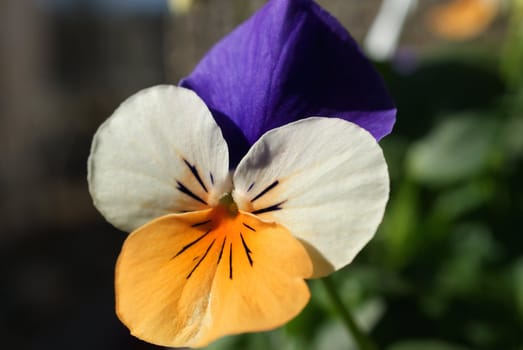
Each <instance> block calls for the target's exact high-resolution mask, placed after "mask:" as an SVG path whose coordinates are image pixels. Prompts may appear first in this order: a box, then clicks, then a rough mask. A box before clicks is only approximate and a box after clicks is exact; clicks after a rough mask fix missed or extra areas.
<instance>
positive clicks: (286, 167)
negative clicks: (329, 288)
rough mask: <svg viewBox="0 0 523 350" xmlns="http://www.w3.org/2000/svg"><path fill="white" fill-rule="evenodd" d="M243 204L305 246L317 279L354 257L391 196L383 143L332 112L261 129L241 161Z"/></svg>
mask: <svg viewBox="0 0 523 350" xmlns="http://www.w3.org/2000/svg"><path fill="white" fill-rule="evenodd" d="M233 182H234V186H235V187H234V191H233V197H234V199H235V201H236V203H238V207H239V209H240V210H246V211H250V212H251V213H253V214H255V215H257V216H259V217H260V218H261V219H264V220H269V221H274V222H277V223H278V224H281V225H283V226H285V227H286V228H287V229H289V231H290V232H292V234H293V235H294V236H296V237H298V238H299V239H300V240H301V241H302V242H303V243H304V245H305V246H306V248H307V250H308V252H309V255H310V257H311V258H312V259H313V263H314V277H320V276H324V275H326V274H329V273H331V272H333V271H334V270H337V269H340V268H341V267H343V266H345V265H347V264H348V263H350V262H351V261H352V259H353V258H354V257H355V256H356V254H357V253H358V252H359V251H360V250H361V249H362V248H363V246H364V245H365V244H366V243H367V242H368V241H369V240H370V239H371V238H372V237H373V235H374V233H375V232H376V229H377V227H378V225H379V223H380V222H381V220H382V218H383V213H384V210H385V205H386V202H387V200H388V195H389V177H388V170H387V165H386V163H385V159H384V157H383V153H382V151H381V148H380V147H379V145H378V144H377V142H376V140H375V139H374V137H373V136H372V135H370V134H369V133H368V132H367V131H366V130H364V129H363V128H360V127H359V126H357V125H356V124H354V123H351V122H347V121H344V120H341V119H337V118H318V117H316V118H314V117H313V118H308V119H303V120H300V121H297V122H294V123H291V124H288V125H285V126H282V127H280V128H277V129H274V130H271V131H269V132H268V133H266V134H265V135H263V136H262V137H261V138H260V140H258V141H257V142H256V143H255V144H254V145H253V147H252V148H251V149H250V150H249V153H248V154H247V155H246V156H245V158H244V159H242V161H241V162H240V164H239V165H238V168H237V169H236V171H235V173H234V176H233Z"/></svg>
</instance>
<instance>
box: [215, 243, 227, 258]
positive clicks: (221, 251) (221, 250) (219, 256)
mask: <svg viewBox="0 0 523 350" xmlns="http://www.w3.org/2000/svg"><path fill="white" fill-rule="evenodd" d="M226 240H227V237H223V242H222V247H221V248H220V254H219V255H218V262H217V263H216V265H218V264H219V263H220V260H222V255H223V248H224V247H225V241H226Z"/></svg>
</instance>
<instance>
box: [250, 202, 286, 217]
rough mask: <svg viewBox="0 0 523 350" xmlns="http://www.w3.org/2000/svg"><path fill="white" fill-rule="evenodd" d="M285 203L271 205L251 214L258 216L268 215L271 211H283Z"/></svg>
mask: <svg viewBox="0 0 523 350" xmlns="http://www.w3.org/2000/svg"><path fill="white" fill-rule="evenodd" d="M283 203H285V201H283V202H280V203H278V204H274V205H271V206H269V207H265V208H262V209H258V210H254V211H252V212H251V214H254V215H258V214H263V213H267V212H270V211H275V210H281V209H283V208H282V207H281V205H282V204H283Z"/></svg>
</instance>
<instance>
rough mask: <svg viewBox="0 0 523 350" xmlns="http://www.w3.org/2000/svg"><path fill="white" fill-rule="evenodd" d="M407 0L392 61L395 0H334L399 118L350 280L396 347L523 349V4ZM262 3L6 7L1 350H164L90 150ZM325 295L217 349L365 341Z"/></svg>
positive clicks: (84, 1)
mask: <svg viewBox="0 0 523 350" xmlns="http://www.w3.org/2000/svg"><path fill="white" fill-rule="evenodd" d="M407 2H410V3H412V4H411V8H410V10H409V11H408V14H407V16H406V20H405V21H404V22H403V21H400V22H397V23H396V24H394V25H395V26H396V27H395V28H388V29H387V30H386V31H385V33H386V32H389V33H392V32H394V30H395V29H402V31H398V33H400V34H401V35H400V36H399V38H400V39H399V44H397V45H396V44H393V45H392V48H391V49H389V51H388V54H385V55H384V54H382V53H381V54H380V51H379V50H377V49H376V48H375V47H374V49H373V45H374V44H373V43H372V42H371V41H372V40H371V39H370V37H369V35H368V33H369V30H370V28H371V27H373V26H376V21H378V19H377V14H378V13H379V11H380V8H381V9H382V10H383V7H381V6H385V5H384V4H382V2H381V1H378V0H366V1H359V0H321V1H319V3H320V4H321V5H322V6H324V7H325V8H326V9H328V10H329V11H330V12H331V13H332V14H333V15H335V16H336V17H337V18H338V19H339V20H340V21H341V22H342V23H343V24H344V25H345V27H346V28H347V29H348V30H349V31H350V32H351V33H352V35H353V36H354V37H355V39H356V40H357V41H358V42H360V43H361V44H362V45H364V43H365V47H366V49H367V50H368V52H369V54H370V55H371V57H372V58H373V59H375V60H376V61H375V62H376V67H377V68H378V69H379V70H380V72H381V73H382V74H383V76H384V78H385V80H386V84H387V86H388V87H389V89H390V91H391V94H392V95H393V96H394V99H395V100H396V103H397V106H398V109H399V112H398V121H397V124H396V127H395V130H394V132H393V134H392V135H391V136H389V137H387V138H386V139H384V140H383V141H382V147H383V148H384V150H385V154H386V157H387V161H388V163H389V167H390V172H391V180H392V193H391V199H390V203H389V206H388V210H387V213H386V217H385V220H384V222H383V225H382V226H381V228H380V231H379V232H378V234H377V237H376V238H375V239H374V240H373V241H372V243H371V244H370V245H369V246H368V247H367V248H365V250H364V251H363V253H362V254H361V255H360V256H359V257H358V258H357V259H356V262H355V263H353V264H352V265H350V266H348V267H347V268H345V269H343V270H342V271H339V272H338V273H336V274H335V275H334V280H335V282H336V283H337V285H338V288H339V291H340V293H341V295H342V298H343V299H344V302H345V303H346V304H347V305H348V306H349V307H350V308H351V309H352V310H353V311H354V312H355V314H356V318H357V320H358V322H359V323H360V324H361V326H362V328H364V329H366V330H368V331H369V332H371V335H372V337H373V338H374V339H375V341H376V342H377V343H378V344H379V345H380V347H381V348H385V349H390V350H409V349H410V350H415V349H421V350H452V349H454V350H459V349H462V350H463V349H492V350H499V349H503V350H510V349H515V350H523V235H522V233H523V232H522V226H523V220H522V213H523V185H522V181H521V179H523V162H522V156H523V4H522V1H520V0H513V1H501V0H500V1H496V0H493V1H491V2H492V3H493V4H494V5H493V6H490V5H489V6H490V7H487V8H486V10H485V8H483V9H482V8H481V7H478V6H482V5H477V4H474V3H475V2H477V3H479V2H481V0H479V1H459V0H452V1H443V0H442V1H438V0H432V1H429V0H425V1H418V2H416V1H407ZM487 2H488V1H487ZM263 3H264V1H263V0H250V1H247V0H193V1H189V0H186V1H184V0H171V1H169V0H132V1H131V0H105V1H104V0H96V1H95V0H2V1H1V2H0V91H1V93H0V160H1V168H0V219H1V223H2V228H1V233H0V277H1V278H0V348H2V349H39V350H47V349H156V348H158V347H155V346H152V345H149V344H146V343H143V342H141V341H139V340H136V339H135V338H133V337H131V336H130V335H129V334H128V331H127V329H126V328H125V327H123V326H122V325H121V324H120V322H119V321H118V319H117V317H116V316H115V313H114V295H113V268H114V263H115V261H116V258H117V256H118V253H119V250H120V247H121V244H122V242H123V241H124V239H125V233H123V232H119V231H118V230H116V229H115V228H113V227H112V226H111V225H109V224H108V223H106V222H105V221H104V219H103V218H102V216H101V215H100V214H99V213H98V212H97V211H96V210H95V209H94V207H93V206H92V204H91V199H90V196H89V193H88V190H87V183H86V161H87V157H88V155H89V148H90V142H91V138H92V136H93V134H94V132H95V131H96V129H97V127H98V126H99V125H100V124H101V123H102V122H103V121H104V120H105V118H107V117H108V116H109V115H110V114H111V113H112V111H113V110H114V109H115V108H116V107H117V106H118V105H119V103H121V102H122V101H123V100H124V99H125V98H126V97H128V96H129V95H131V94H132V93H134V92H136V91H138V90H140V89H142V88H145V87H148V86H152V85H156V84H161V83H170V84H176V83H177V82H178V81H179V80H180V78H181V77H183V76H184V75H187V74H188V73H190V71H191V70H192V68H193V67H194V66H195V64H196V63H197V62H198V60H199V59H200V58H201V57H202V56H203V55H204V54H205V52H206V51H207V50H208V49H209V47H210V46H211V45H212V44H213V43H215V42H216V41H217V40H219V38H221V37H222V36H223V35H225V34H226V33H228V32H229V31H230V30H232V29H233V28H234V27H235V26H236V25H237V24H238V23H240V22H241V21H243V20H245V19H246V18H248V16H249V15H250V14H251V13H253V12H254V11H255V10H256V9H258V8H259V7H261V6H262V5H263ZM384 3H388V5H387V6H392V7H390V8H395V7H394V6H396V7H397V8H398V9H399V8H401V7H402V6H404V5H403V4H402V3H405V1H400V0H398V1H384ZM415 3H417V6H414V5H416V4H415ZM442 6H443V7H442ZM474 6H476V7H474ZM390 8H389V11H388V12H387V11H385V12H386V13H389V14H391V13H392V12H393V11H392V12H391V11H390ZM398 11H399V10H398ZM460 11H461V12H460ZM474 11H476V12H478V13H479V15H477V16H473V15H474V13H475V12H474ZM481 11H483V12H481ZM488 11H490V12H488ZM467 13H468V15H467ZM382 14H383V11H382ZM481 14H483V16H481ZM460 16H461V17H460ZM378 17H379V16H378ZM470 18H472V19H470ZM385 22H386V21H385ZM389 22H390V21H389ZM389 22H387V23H389ZM392 22H393V23H394V21H392ZM389 25H391V24H389ZM466 26H468V27H466ZM378 27H379V25H378ZM464 27H466V28H464ZM383 33H384V32H383V31H382V32H380V31H379V30H378V34H377V37H378V38H383V40H384V41H385V42H386V43H385V44H387V40H388V41H389V44H390V42H393V41H394V38H388V39H387V36H386V35H385V34H383ZM463 33H465V34H463ZM378 41H379V40H378ZM378 46H379V45H378ZM389 46H390V45H389ZM311 289H312V293H313V299H312V301H311V303H310V304H309V306H308V307H307V308H306V309H305V311H304V312H303V313H302V314H301V315H300V316H299V317H298V318H297V319H296V320H294V321H292V322H291V323H289V324H288V325H286V326H285V327H282V328H280V329H278V330H275V331H272V332H266V333H260V334H254V335H245V336H236V337H229V338H226V339H224V340H222V341H219V342H217V343H215V344H213V345H212V346H211V347H209V348H212V349H232V348H237V349H353V348H354V344H353V343H352V340H351V339H350V336H349V335H348V334H347V333H346V331H345V330H344V329H343V327H342V325H341V322H340V321H339V319H338V318H337V314H336V310H334V309H333V307H332V306H331V304H330V303H329V300H328V299H327V297H326V294H325V291H324V290H322V288H321V285H319V284H317V283H316V282H314V281H312V282H311Z"/></svg>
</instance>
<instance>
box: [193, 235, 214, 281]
mask: <svg viewBox="0 0 523 350" xmlns="http://www.w3.org/2000/svg"><path fill="white" fill-rule="evenodd" d="M214 242H216V239H215V240H213V241H212V242H211V244H209V246H208V247H207V250H206V251H205V253H204V254H203V256H202V258H201V259H200V260H198V262H197V263H196V265H195V266H194V267H193V269H192V270H191V272H189V274H188V275H187V277H186V279H189V278H190V277H191V275H192V274H193V272H194V271H195V270H196V268H197V267H198V266H200V264H201V263H202V261H203V259H205V257H206V256H207V254H209V250H211V248H212V246H213V245H214Z"/></svg>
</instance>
